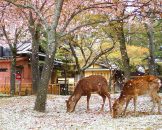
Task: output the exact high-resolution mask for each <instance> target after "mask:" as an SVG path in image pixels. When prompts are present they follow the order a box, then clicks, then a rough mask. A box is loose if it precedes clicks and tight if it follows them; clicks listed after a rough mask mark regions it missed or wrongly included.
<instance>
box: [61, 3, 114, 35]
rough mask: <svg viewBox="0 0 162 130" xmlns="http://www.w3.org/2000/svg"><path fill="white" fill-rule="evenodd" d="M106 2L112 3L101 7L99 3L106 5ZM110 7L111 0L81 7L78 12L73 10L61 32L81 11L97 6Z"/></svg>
mask: <svg viewBox="0 0 162 130" xmlns="http://www.w3.org/2000/svg"><path fill="white" fill-rule="evenodd" d="M105 4H110V5H108V6H101V7H99V6H98V5H105ZM108 7H112V3H111V2H104V3H97V4H93V5H90V6H88V7H85V8H82V9H79V10H78V11H77V12H73V13H72V14H71V16H70V17H69V19H68V20H67V21H66V23H65V25H64V27H63V28H62V31H61V32H64V31H65V30H66V28H67V26H68V25H69V24H70V22H71V20H72V19H73V18H74V17H75V16H76V15H78V14H79V13H81V12H83V11H86V10H89V9H95V8H108Z"/></svg>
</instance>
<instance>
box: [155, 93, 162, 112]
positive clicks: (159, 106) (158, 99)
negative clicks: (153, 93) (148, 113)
mask: <svg viewBox="0 0 162 130" xmlns="http://www.w3.org/2000/svg"><path fill="white" fill-rule="evenodd" d="M156 101H157V103H158V113H159V114H161V112H160V109H161V98H160V96H158V95H157V98H156Z"/></svg>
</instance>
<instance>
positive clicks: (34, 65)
mask: <svg viewBox="0 0 162 130" xmlns="http://www.w3.org/2000/svg"><path fill="white" fill-rule="evenodd" d="M34 22H35V21H34V19H33V15H32V12H31V11H30V12H29V31H30V34H31V36H32V55H31V69H32V72H31V73H32V93H33V94H36V93H37V89H38V85H39V78H40V77H39V75H40V74H39V55H38V52H39V40H40V27H41V26H40V24H35V23H34Z"/></svg>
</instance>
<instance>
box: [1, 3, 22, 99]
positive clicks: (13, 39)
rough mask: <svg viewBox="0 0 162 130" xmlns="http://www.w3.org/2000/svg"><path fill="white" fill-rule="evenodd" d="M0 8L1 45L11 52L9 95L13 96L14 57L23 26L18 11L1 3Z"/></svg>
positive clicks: (14, 77)
mask: <svg viewBox="0 0 162 130" xmlns="http://www.w3.org/2000/svg"><path fill="white" fill-rule="evenodd" d="M1 4H2V7H1V8H0V12H1V13H0V15H1V16H0V17H1V20H0V29H1V32H3V37H2V38H3V39H2V41H1V42H3V44H8V45H9V48H10V50H11V70H10V95H11V96H14V94H15V83H16V81H15V79H16V55H17V44H18V42H20V41H23V40H24V39H25V38H24V36H23V35H24V24H23V20H22V17H21V13H20V10H19V9H18V8H17V7H14V6H13V5H11V4H8V3H6V2H2V3H1Z"/></svg>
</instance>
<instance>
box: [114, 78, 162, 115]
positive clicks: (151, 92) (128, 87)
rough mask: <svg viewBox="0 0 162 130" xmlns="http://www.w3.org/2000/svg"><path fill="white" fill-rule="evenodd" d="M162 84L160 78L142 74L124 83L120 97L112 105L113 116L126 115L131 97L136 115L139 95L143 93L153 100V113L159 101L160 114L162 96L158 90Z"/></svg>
mask: <svg viewBox="0 0 162 130" xmlns="http://www.w3.org/2000/svg"><path fill="white" fill-rule="evenodd" d="M161 85H162V84H161V81H160V79H159V78H158V77H156V76H153V75H146V76H140V77H136V78H134V79H130V80H128V81H127V82H126V83H125V84H124V86H123V88H122V91H121V93H120V96H119V98H118V99H116V100H115V102H114V104H113V106H112V117H113V118H116V117H119V116H123V115H125V113H126V109H127V106H128V104H129V102H130V100H131V99H133V104H134V115H136V114H137V113H136V107H137V97H138V96H141V95H148V96H150V97H151V101H152V102H153V106H152V108H151V113H152V112H153V110H154V108H155V104H156V103H157V104H158V113H159V114H160V105H161V98H160V96H159V95H158V91H159V89H160V87H161ZM124 104H126V106H125V108H124V111H123V105H124Z"/></svg>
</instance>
